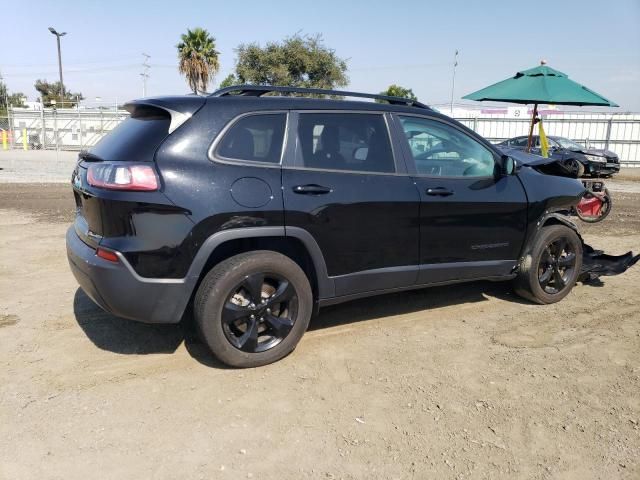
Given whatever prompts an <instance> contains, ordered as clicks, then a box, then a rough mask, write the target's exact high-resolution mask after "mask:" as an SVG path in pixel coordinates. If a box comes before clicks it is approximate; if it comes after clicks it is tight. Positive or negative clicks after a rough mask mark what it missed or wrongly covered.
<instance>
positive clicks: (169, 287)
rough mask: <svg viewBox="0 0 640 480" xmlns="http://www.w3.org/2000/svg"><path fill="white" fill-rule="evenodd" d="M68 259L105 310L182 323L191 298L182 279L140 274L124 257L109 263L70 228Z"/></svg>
mask: <svg viewBox="0 0 640 480" xmlns="http://www.w3.org/2000/svg"><path fill="white" fill-rule="evenodd" d="M67 258H68V259H69V266H70V267H71V271H72V273H73V275H74V276H75V277H76V280H77V281H78V283H79V284H80V287H81V288H82V290H84V292H85V293H86V294H87V295H88V296H89V297H90V298H91V299H92V300H93V301H94V302H95V303H97V304H98V305H99V306H100V307H102V309H104V310H106V311H107V312H109V313H112V314H113V315H116V316H118V317H123V318H128V319H131V320H137V321H140V322H145V323H178V322H179V321H180V319H181V318H182V314H183V313H184V310H185V308H186V305H187V303H188V301H189V296H190V289H189V288H188V286H187V285H186V284H185V282H184V281H183V280H180V279H149V278H142V277H139V276H138V275H137V274H136V273H135V272H134V271H133V269H132V268H130V266H129V265H128V264H125V262H126V260H125V259H124V257H122V256H120V261H119V262H118V263H113V262H109V261H107V260H104V259H102V258H100V257H98V256H96V254H95V250H94V249H93V248H91V247H90V246H88V245H87V244H86V243H84V242H83V241H82V240H80V238H79V237H78V235H77V233H76V232H75V229H74V227H73V226H71V227H70V228H69V230H67Z"/></svg>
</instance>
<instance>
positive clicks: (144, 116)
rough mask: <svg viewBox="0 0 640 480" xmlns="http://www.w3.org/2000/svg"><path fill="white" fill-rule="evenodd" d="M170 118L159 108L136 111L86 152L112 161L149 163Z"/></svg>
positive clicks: (164, 135)
mask: <svg viewBox="0 0 640 480" xmlns="http://www.w3.org/2000/svg"><path fill="white" fill-rule="evenodd" d="M170 124H171V116H170V115H169V113H168V112H166V111H164V110H162V109H159V108H152V107H151V108H138V109H136V110H135V111H134V113H132V114H131V116H130V117H129V118H127V119H126V120H125V121H123V122H122V123H120V125H118V126H117V127H116V128H114V129H113V130H112V131H111V132H109V133H108V134H107V135H105V136H104V137H103V138H102V139H101V140H100V141H99V142H98V143H97V144H96V145H95V146H93V147H91V148H90V149H89V152H91V153H92V154H94V155H96V156H98V157H100V158H102V159H104V160H112V161H114V160H115V161H118V160H120V161H147V162H150V161H153V157H154V154H155V152H156V150H157V148H158V147H159V146H160V144H161V143H162V141H163V140H164V139H165V138H166V137H167V135H168V134H169V125H170Z"/></svg>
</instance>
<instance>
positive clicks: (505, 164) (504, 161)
mask: <svg viewBox="0 0 640 480" xmlns="http://www.w3.org/2000/svg"><path fill="white" fill-rule="evenodd" d="M500 171H501V173H502V175H505V176H506V175H513V174H514V173H515V172H516V162H515V160H514V159H513V158H511V157H510V156H509V155H502V157H500Z"/></svg>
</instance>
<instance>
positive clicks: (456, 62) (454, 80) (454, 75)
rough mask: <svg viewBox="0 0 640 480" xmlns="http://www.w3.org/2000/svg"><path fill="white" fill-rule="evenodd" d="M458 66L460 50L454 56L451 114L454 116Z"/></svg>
mask: <svg viewBox="0 0 640 480" xmlns="http://www.w3.org/2000/svg"><path fill="white" fill-rule="evenodd" d="M457 66H458V50H457V49H456V53H454V55H453V76H452V77H451V105H450V114H451V115H453V92H454V90H455V88H456V67H457Z"/></svg>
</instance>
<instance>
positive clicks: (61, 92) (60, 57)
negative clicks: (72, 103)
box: [49, 27, 67, 107]
mask: <svg viewBox="0 0 640 480" xmlns="http://www.w3.org/2000/svg"><path fill="white" fill-rule="evenodd" d="M49 31H50V32H51V33H52V34H54V35H55V36H56V41H57V42H58V70H59V71H60V102H61V103H62V107H64V82H63V81H62V54H61V53H60V37H64V36H65V35H66V34H67V32H62V33H58V32H57V31H56V29H55V28H53V27H49Z"/></svg>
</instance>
